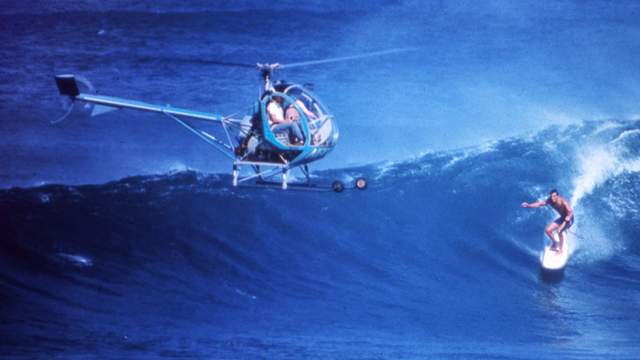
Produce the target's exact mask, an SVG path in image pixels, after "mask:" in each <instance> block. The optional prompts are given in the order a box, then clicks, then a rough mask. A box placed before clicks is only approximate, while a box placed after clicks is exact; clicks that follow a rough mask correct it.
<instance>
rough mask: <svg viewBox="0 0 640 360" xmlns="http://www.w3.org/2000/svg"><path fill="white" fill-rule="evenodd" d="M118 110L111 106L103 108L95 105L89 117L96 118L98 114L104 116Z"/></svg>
mask: <svg viewBox="0 0 640 360" xmlns="http://www.w3.org/2000/svg"><path fill="white" fill-rule="evenodd" d="M115 110H118V108H115V107H112V106H104V105H95V106H94V107H93V110H91V116H96V115H100V114H105V113H108V112H111V111H115Z"/></svg>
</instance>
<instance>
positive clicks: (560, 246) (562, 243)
mask: <svg viewBox="0 0 640 360" xmlns="http://www.w3.org/2000/svg"><path fill="white" fill-rule="evenodd" d="M564 230H566V229H562V231H558V239H560V245H559V246H558V248H559V249H560V251H561V252H562V249H563V248H564V234H563V233H564Z"/></svg>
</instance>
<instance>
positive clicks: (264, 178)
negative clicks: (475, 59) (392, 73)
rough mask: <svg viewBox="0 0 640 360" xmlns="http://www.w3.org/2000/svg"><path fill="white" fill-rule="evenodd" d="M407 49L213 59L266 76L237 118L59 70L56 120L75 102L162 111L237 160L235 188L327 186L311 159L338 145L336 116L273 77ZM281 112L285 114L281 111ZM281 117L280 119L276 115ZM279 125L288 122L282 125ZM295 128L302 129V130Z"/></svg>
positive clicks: (361, 183) (99, 108) (103, 109)
mask: <svg viewBox="0 0 640 360" xmlns="http://www.w3.org/2000/svg"><path fill="white" fill-rule="evenodd" d="M408 50H412V49H409V48H400V49H391V50H384V51H376V52H370V53H365V54H359V55H353V56H344V57H336V58H330V59H322V60H312V61H305V62H298V63H291V64H280V63H257V64H255V65H254V64H243V63H227V62H216V61H211V63H213V64H218V65H226V66H229V65H231V66H238V67H252V68H255V69H257V70H258V71H259V72H260V77H261V79H262V87H261V91H260V95H259V97H258V100H257V101H256V102H255V104H254V105H253V106H252V108H251V109H250V111H249V113H248V114H247V115H245V116H244V117H242V118H236V117H235V115H233V116H223V115H221V114H217V113H210V112H202V111H196V110H190V109H183V108H177V107H173V106H171V105H157V104H150V103H146V102H142V101H137V100H130V99H124V98H118V97H112V96H104V95H98V94H97V93H96V91H95V89H94V88H93V86H92V85H91V83H90V82H89V81H88V80H86V79H84V78H83V77H81V76H75V75H73V74H60V75H55V81H56V85H57V87H58V91H59V93H60V95H62V96H64V97H66V98H67V99H69V100H70V104H69V106H68V107H67V112H66V113H65V114H64V115H63V116H62V117H61V118H60V119H58V120H56V121H54V122H53V123H57V122H60V121H62V120H64V119H65V118H66V117H68V116H69V115H70V114H71V112H72V111H73V106H74V104H75V103H76V102H81V103H86V104H87V106H88V108H90V111H91V113H90V115H91V116H97V115H101V114H104V113H107V112H110V111H113V110H118V109H133V110H139V111H147V112H154V113H160V114H163V115H165V116H167V117H169V118H171V119H172V120H174V121H176V122H177V123H178V124H180V125H181V126H183V127H184V128H185V129H187V130H188V131H190V132H191V133H193V134H194V135H195V136H197V137H198V138H200V139H201V140H202V141H204V142H206V143H207V144H209V145H211V146H212V147H213V148H215V149H216V150H218V151H219V152H220V153H222V154H223V155H224V156H226V157H227V158H229V159H230V160H231V161H232V173H231V174H232V185H233V186H234V187H237V186H239V185H241V184H243V183H246V182H248V181H250V180H254V179H255V180H256V184H259V185H271V186H273V185H277V186H278V187H280V188H282V189H284V190H286V189H287V188H289V185H295V186H296V188H298V189H308V190H322V189H323V188H319V187H317V186H315V185H314V184H312V183H311V176H310V171H309V164H310V163H312V162H315V161H318V160H320V159H322V158H324V157H325V156H326V155H327V154H328V153H330V152H331V151H332V150H333V148H334V147H335V146H336V144H337V142H338V139H339V130H338V126H337V123H336V121H335V118H334V116H333V115H332V114H331V112H330V111H329V109H328V108H327V107H326V106H325V105H324V104H323V103H322V102H321V101H320V99H319V98H318V96H316V95H315V94H314V93H313V92H312V91H311V89H310V88H309V86H305V85H301V84H295V83H288V82H286V81H284V80H278V81H274V80H273V74H274V72H275V71H276V70H282V69H287V68H293V67H299V66H310V65H318V64H323V63H330V62H339V61H348V60H353V59H359V58H364V57H371V56H381V55H387V54H392V53H398V52H404V51H408ZM78 83H80V84H82V85H84V86H83V87H84V88H87V90H86V91H83V92H81V91H80V86H79V84H78ZM274 109H275V111H274ZM274 113H275V115H274ZM278 113H280V116H278V115H277V114H278ZM274 116H275V117H276V118H274ZM278 117H280V118H281V119H277V118H278ZM282 118H286V120H284V121H283V119H282ZM187 119H188V120H194V121H200V122H209V123H216V124H220V125H221V127H222V130H223V133H224V135H223V136H224V137H222V136H215V135H213V134H211V133H210V132H207V131H204V130H202V129H199V128H198V127H196V126H194V125H192V124H191V123H190V122H187V121H186V120H187ZM278 120H280V123H278ZM279 124H285V125H286V126H278V125H279ZM283 128H284V129H283ZM292 128H297V130H296V129H292ZM283 130H284V131H283ZM294 130H295V131H294ZM294 169H299V170H300V171H301V172H302V174H303V175H304V177H305V182H294V181H291V179H290V172H291V171H292V170H294ZM247 170H248V171H247ZM276 176H281V178H280V181H279V182H274V181H272V180H270V179H273V178H274V177H276ZM345 188H346V187H345V184H344V183H343V182H341V181H339V180H336V181H334V182H333V183H332V184H331V187H330V190H333V191H335V192H342V191H343V190H344V189H345ZM354 188H355V189H358V190H364V189H366V188H367V181H366V179H365V178H362V177H360V178H357V179H356V180H355V182H354Z"/></svg>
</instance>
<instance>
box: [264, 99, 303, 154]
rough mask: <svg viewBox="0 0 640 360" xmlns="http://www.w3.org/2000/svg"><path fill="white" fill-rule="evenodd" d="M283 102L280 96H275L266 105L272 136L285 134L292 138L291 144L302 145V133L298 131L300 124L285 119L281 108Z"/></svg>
mask: <svg viewBox="0 0 640 360" xmlns="http://www.w3.org/2000/svg"><path fill="white" fill-rule="evenodd" d="M283 101H284V99H283V98H282V96H278V95H275V96H273V97H272V98H271V101H269V103H268V104H267V114H268V115H269V128H271V131H273V133H274V134H276V133H283V132H287V133H288V135H289V137H291V136H293V138H294V140H293V141H292V142H291V143H292V144H294V145H301V144H302V143H304V140H303V135H302V131H301V130H300V123H299V122H297V121H293V120H288V119H286V118H285V116H284V109H283V108H282V103H283Z"/></svg>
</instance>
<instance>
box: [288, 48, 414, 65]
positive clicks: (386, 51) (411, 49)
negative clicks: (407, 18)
mask: <svg viewBox="0 0 640 360" xmlns="http://www.w3.org/2000/svg"><path fill="white" fill-rule="evenodd" d="M414 50H418V48H397V49H390V50H382V51H375V52H370V53H365V54H359V55H352V56H340V57H335V58H329V59H322V60H311V61H303V62H297V63H291V64H281V65H280V68H281V69H289V68H293V67H299V66H308V65H317V64H325V63H332V62H339V61H348V60H354V59H362V58H366V57H373V56H381V55H388V54H395V53H401V52H406V51H414Z"/></svg>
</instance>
